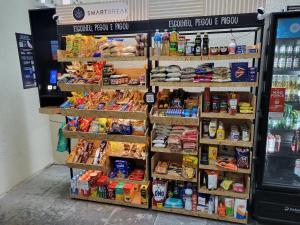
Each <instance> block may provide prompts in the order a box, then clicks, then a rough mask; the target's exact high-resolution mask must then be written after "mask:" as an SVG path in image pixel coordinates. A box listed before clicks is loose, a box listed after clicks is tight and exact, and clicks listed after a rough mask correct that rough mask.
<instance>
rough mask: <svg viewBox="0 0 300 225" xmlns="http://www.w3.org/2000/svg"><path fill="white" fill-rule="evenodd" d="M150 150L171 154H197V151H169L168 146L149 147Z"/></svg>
mask: <svg viewBox="0 0 300 225" xmlns="http://www.w3.org/2000/svg"><path fill="white" fill-rule="evenodd" d="M151 152H162V153H171V154H183V155H198V152H197V151H195V152H186V151H180V152H174V151H171V150H170V149H169V148H159V147H153V146H152V147H151Z"/></svg>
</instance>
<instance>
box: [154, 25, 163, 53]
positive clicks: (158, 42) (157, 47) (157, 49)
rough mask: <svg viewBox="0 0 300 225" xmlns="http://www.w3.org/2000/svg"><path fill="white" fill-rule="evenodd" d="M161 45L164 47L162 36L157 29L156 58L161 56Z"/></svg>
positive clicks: (155, 41)
mask: <svg viewBox="0 0 300 225" xmlns="http://www.w3.org/2000/svg"><path fill="white" fill-rule="evenodd" d="M161 45H162V39H161V34H160V33H159V30H158V29H156V31H155V34H154V55H155V56H160V53H161Z"/></svg>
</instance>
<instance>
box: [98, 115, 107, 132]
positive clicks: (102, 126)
mask: <svg viewBox="0 0 300 225" xmlns="http://www.w3.org/2000/svg"><path fill="white" fill-rule="evenodd" d="M97 120H98V121H99V133H106V132H107V127H106V124H107V122H108V119H107V118H99V119H97Z"/></svg>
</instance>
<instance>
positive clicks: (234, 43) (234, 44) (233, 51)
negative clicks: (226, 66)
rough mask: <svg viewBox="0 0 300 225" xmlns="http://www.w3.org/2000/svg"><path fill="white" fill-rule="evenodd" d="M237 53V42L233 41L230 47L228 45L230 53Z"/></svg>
mask: <svg viewBox="0 0 300 225" xmlns="http://www.w3.org/2000/svg"><path fill="white" fill-rule="evenodd" d="M235 51H236V42H235V39H231V41H230V43H229V45H228V53H229V54H230V55H234V54H235Z"/></svg>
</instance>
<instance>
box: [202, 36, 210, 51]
mask: <svg viewBox="0 0 300 225" xmlns="http://www.w3.org/2000/svg"><path fill="white" fill-rule="evenodd" d="M208 42H209V39H208V34H207V33H204V36H203V45H202V55H208V49H209V44H208Z"/></svg>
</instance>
